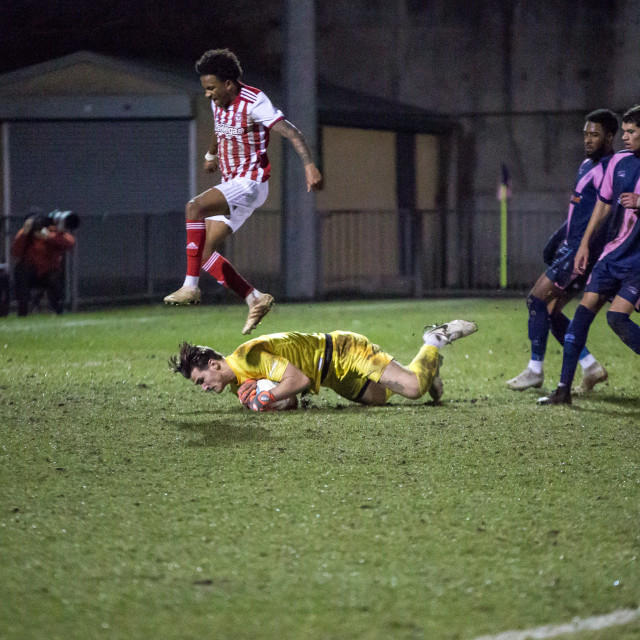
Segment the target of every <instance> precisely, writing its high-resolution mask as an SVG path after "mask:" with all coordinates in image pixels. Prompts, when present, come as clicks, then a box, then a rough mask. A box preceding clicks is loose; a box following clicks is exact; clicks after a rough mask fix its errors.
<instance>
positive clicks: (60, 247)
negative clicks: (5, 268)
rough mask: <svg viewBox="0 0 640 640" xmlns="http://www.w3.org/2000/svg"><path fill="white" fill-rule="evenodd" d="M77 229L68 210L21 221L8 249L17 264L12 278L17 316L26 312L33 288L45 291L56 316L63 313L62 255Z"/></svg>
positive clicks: (72, 244) (74, 218) (76, 224)
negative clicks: (16, 302) (72, 233)
mask: <svg viewBox="0 0 640 640" xmlns="http://www.w3.org/2000/svg"><path fill="white" fill-rule="evenodd" d="M77 226H78V217H77V216H76V215H75V214H74V213H72V212H70V211H66V212H60V211H54V212H53V213H50V214H48V215H46V216H43V215H36V216H29V217H28V218H27V219H26V220H25V221H24V224H23V226H22V229H20V231H18V233H17V234H16V237H15V238H14V240H13V244H12V246H11V255H12V256H13V258H14V259H15V261H16V264H15V267H14V270H13V279H14V287H15V296H16V298H17V300H18V315H19V316H26V315H27V314H28V313H29V299H30V294H31V289H33V288H42V289H46V290H47V295H48V297H49V303H50V304H51V308H52V309H53V310H54V311H55V312H56V313H57V314H61V313H62V311H63V306H64V254H65V253H66V252H67V251H69V249H72V248H73V246H74V245H75V238H74V237H73V235H71V233H69V232H70V231H72V230H73V229H75V228H77Z"/></svg>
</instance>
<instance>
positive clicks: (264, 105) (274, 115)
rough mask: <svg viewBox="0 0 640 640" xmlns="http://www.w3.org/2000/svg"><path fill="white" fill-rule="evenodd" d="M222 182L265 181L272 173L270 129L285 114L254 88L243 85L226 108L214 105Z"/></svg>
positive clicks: (212, 105) (212, 106) (212, 104)
mask: <svg viewBox="0 0 640 640" xmlns="http://www.w3.org/2000/svg"><path fill="white" fill-rule="evenodd" d="M211 108H212V109H213V119H214V122H215V131H216V137H217V138H218V158H219V162H220V171H221V172H222V182H227V181H229V180H232V179H233V178H250V179H251V180H255V181H256V182H265V181H267V180H268V179H269V175H270V174H271V165H270V164H269V158H268V157H267V146H268V145H269V129H270V128H271V127H272V126H273V125H274V124H275V123H276V122H278V120H283V119H284V115H283V113H282V111H280V110H279V109H276V108H275V107H274V106H273V105H272V104H271V100H269V98H267V96H266V95H265V94H264V93H263V92H262V91H260V89H256V88H254V87H249V86H247V85H246V84H242V83H241V84H240V93H239V94H238V95H237V97H236V99H235V100H234V101H233V102H232V103H231V104H230V105H229V107H228V108H227V109H222V108H221V107H218V106H216V105H215V104H214V102H213V101H212V102H211Z"/></svg>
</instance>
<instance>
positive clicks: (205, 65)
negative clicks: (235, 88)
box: [196, 49, 242, 82]
mask: <svg viewBox="0 0 640 640" xmlns="http://www.w3.org/2000/svg"><path fill="white" fill-rule="evenodd" d="M196 72H197V73H198V75H201V76H216V77H217V78H219V79H220V80H222V81H223V82H224V81H225V80H232V81H233V82H238V81H239V80H240V76H241V75H242V67H241V66H240V61H239V60H238V57H237V56H236V54H235V53H233V52H232V51H229V49H209V51H205V52H204V53H203V54H202V57H201V58H200V59H199V60H198V62H196Z"/></svg>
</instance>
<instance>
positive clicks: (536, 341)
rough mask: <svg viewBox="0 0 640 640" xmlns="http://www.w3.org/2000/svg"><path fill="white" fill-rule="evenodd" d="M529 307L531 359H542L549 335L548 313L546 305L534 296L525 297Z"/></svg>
mask: <svg viewBox="0 0 640 640" xmlns="http://www.w3.org/2000/svg"><path fill="white" fill-rule="evenodd" d="M527 307H528V308H529V325H528V326H529V340H530V341H531V359H532V360H544V354H545V353H546V351H547V338H548V337H549V315H548V314H547V305H546V304H545V303H544V302H542V300H540V298H536V297H535V296H529V297H528V298H527Z"/></svg>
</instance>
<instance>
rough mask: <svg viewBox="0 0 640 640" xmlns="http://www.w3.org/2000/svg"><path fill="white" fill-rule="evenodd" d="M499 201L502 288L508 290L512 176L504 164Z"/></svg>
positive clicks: (499, 188) (499, 187)
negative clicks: (508, 224) (508, 216)
mask: <svg viewBox="0 0 640 640" xmlns="http://www.w3.org/2000/svg"><path fill="white" fill-rule="evenodd" d="M500 169H501V171H500V184H499V186H498V200H499V201H500V288H501V289H506V288H507V198H509V196H510V195H511V176H510V175H509V169H508V168H507V165H506V164H504V163H502V166H501V168H500Z"/></svg>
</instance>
